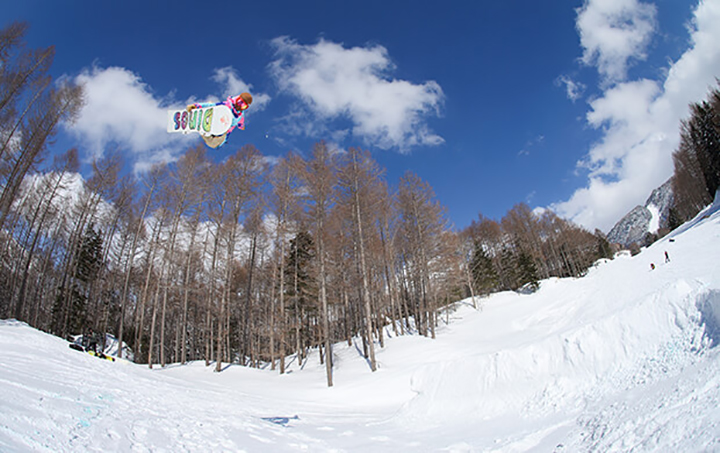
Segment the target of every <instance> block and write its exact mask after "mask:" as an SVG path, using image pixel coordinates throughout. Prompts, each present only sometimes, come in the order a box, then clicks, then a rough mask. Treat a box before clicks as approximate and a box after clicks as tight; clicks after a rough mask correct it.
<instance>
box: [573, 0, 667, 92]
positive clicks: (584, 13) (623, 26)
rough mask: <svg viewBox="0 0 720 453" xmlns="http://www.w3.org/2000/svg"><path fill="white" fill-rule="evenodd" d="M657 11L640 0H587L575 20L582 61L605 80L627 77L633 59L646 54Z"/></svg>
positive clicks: (612, 80) (642, 58)
mask: <svg viewBox="0 0 720 453" xmlns="http://www.w3.org/2000/svg"><path fill="white" fill-rule="evenodd" d="M655 15H656V10H655V6H653V5H651V4H648V3H642V2H639V1H638V0H586V2H585V4H584V5H583V6H582V7H581V8H579V9H578V18H577V22H576V26H577V30H578V33H579V34H580V44H581V46H582V47H583V56H582V61H583V62H584V63H585V64H588V65H596V66H597V69H598V71H599V72H600V75H601V76H602V77H603V78H604V79H605V80H606V81H609V82H614V81H619V80H624V79H625V76H626V74H627V68H628V65H629V63H630V60H631V59H636V60H644V59H645V57H646V54H645V49H646V47H647V45H648V44H649V43H650V38H651V37H652V34H653V33H654V31H655Z"/></svg>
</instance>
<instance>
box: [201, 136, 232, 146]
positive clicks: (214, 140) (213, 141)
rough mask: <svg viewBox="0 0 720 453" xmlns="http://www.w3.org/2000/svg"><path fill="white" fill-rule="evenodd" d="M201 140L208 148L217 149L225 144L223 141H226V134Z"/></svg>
mask: <svg viewBox="0 0 720 453" xmlns="http://www.w3.org/2000/svg"><path fill="white" fill-rule="evenodd" d="M202 138H203V140H205V143H206V144H207V145H208V146H209V147H210V148H219V147H220V146H222V145H223V144H224V143H225V140H227V134H223V135H210V136H205V135H203V136H202Z"/></svg>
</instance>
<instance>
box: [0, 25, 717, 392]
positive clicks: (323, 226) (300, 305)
mask: <svg viewBox="0 0 720 453" xmlns="http://www.w3.org/2000/svg"><path fill="white" fill-rule="evenodd" d="M26 29H27V27H26V26H25V25H23V24H14V25H12V26H10V27H8V28H7V29H5V30H2V32H0V58H2V60H0V85H1V86H2V90H0V93H2V99H1V100H0V138H1V139H2V148H1V152H2V155H1V157H2V159H1V160H0V163H1V165H2V166H1V167H0V187H2V195H1V196H0V263H1V264H2V266H0V318H8V317H14V318H17V319H20V320H23V321H25V322H27V323H29V324H30V325H32V326H34V327H36V328H39V329H42V330H44V331H47V332H51V333H53V334H55V335H58V336H61V337H64V338H65V337H68V336H69V335H73V334H83V333H88V332H107V333H111V334H113V335H114V336H116V337H117V338H118V339H119V340H120V341H121V342H125V343H127V344H128V345H129V347H130V349H131V350H132V352H133V360H135V361H136V362H138V363H145V364H148V365H149V366H150V367H152V366H153V365H155V364H160V365H162V366H164V365H166V364H167V363H170V362H180V363H185V362H187V361H191V360H204V361H205V363H206V365H207V366H212V365H214V366H215V367H216V369H217V370H218V371H220V370H221V364H222V362H226V363H227V362H234V363H239V364H242V365H246V366H261V365H262V366H266V365H267V366H269V367H271V368H272V369H277V370H278V372H279V373H284V372H285V369H286V366H287V363H286V360H287V358H288V357H289V356H291V355H295V356H296V357H297V360H298V361H301V362H302V361H305V360H307V357H308V353H309V352H310V350H312V349H316V350H319V351H320V354H319V357H320V360H322V361H323V363H324V364H325V366H326V371H327V384H328V385H329V386H330V385H332V384H333V374H332V370H333V364H332V347H333V344H336V343H338V342H341V341H345V342H348V344H352V342H353V339H355V340H356V341H357V342H358V345H359V348H361V350H362V352H363V354H364V355H365V357H366V358H367V360H368V364H369V367H370V368H371V369H372V370H375V369H376V368H377V363H376V359H375V356H376V351H375V348H377V347H383V346H384V340H385V339H384V335H386V334H387V333H388V332H390V333H392V334H393V335H404V334H408V333H413V334H419V335H425V336H428V337H433V338H434V337H435V334H436V327H437V325H438V323H439V322H440V320H439V316H438V313H439V311H440V310H441V309H442V308H443V307H445V306H446V305H448V304H450V303H452V302H454V301H457V300H459V299H461V298H464V297H469V296H473V299H472V300H473V303H474V304H479V301H480V298H479V297H478V298H476V297H475V296H483V295H487V294H489V293H491V292H494V291H500V290H522V291H532V290H534V289H535V288H537V285H538V281H539V280H540V279H544V278H548V277H551V276H557V277H578V276H582V275H583V274H584V273H585V272H586V271H587V269H588V268H589V267H590V266H591V265H592V264H593V263H594V262H595V261H596V260H597V259H599V258H604V257H605V258H606V257H611V255H612V251H611V248H610V244H608V243H607V241H606V240H605V238H604V236H603V234H602V233H600V232H599V231H596V232H595V233H590V232H588V231H586V230H584V229H582V228H580V227H578V226H576V225H573V224H572V223H570V222H568V221H566V220H563V219H561V218H559V217H558V216H556V215H555V214H553V213H552V212H550V211H545V212H542V213H537V212H534V211H532V210H531V209H530V208H529V207H528V206H527V205H524V204H519V205H517V206H515V207H514V208H513V209H511V210H510V211H509V212H508V213H507V214H506V216H505V217H503V218H502V219H501V220H500V221H495V220H491V219H487V218H485V217H483V216H482V215H481V216H480V217H479V219H478V220H477V221H476V222H473V223H472V225H470V226H469V227H468V228H466V229H464V230H463V231H456V230H454V229H453V227H452V225H450V223H449V222H448V220H447V217H446V213H445V209H444V208H443V207H442V206H441V205H440V203H439V202H438V201H437V199H436V197H435V194H434V192H433V189H432V188H431V187H430V185H429V184H428V183H427V182H425V181H423V180H422V179H420V178H419V177H418V176H417V175H415V174H413V173H410V172H408V173H406V174H405V175H404V176H403V177H402V178H400V180H399V181H398V182H397V184H394V185H391V184H388V182H387V181H386V179H385V177H384V171H383V169H382V168H380V167H379V166H378V164H377V162H375V161H374V160H373V158H372V157H371V155H370V153H369V152H368V151H363V150H360V149H357V148H350V149H349V150H346V151H342V152H340V151H337V150H334V149H330V148H329V147H328V145H327V144H326V143H324V142H318V143H316V144H315V146H314V147H313V149H311V150H308V151H307V153H306V154H301V153H293V152H289V153H287V154H286V155H285V156H282V157H280V158H277V159H267V158H266V157H264V156H263V155H262V153H261V152H260V151H259V150H258V149H257V148H255V147H254V146H252V145H245V146H243V147H242V148H240V149H238V150H237V151H236V152H235V153H234V154H233V155H231V156H230V157H229V158H228V159H226V160H224V161H223V162H214V161H212V159H211V158H210V157H209V156H208V155H207V154H206V148H205V147H204V146H202V145H201V146H198V147H195V148H190V149H188V150H186V152H185V153H184V154H183V155H182V157H181V158H180V159H179V160H178V161H176V162H172V163H167V164H160V165H156V166H155V167H153V168H152V169H151V170H150V171H148V172H146V173H143V174H140V175H137V176H133V175H128V176H124V177H121V175H122V174H123V172H122V168H123V165H124V164H123V161H122V158H121V154H120V153H119V152H116V153H110V152H108V153H106V155H105V156H104V157H103V158H102V159H98V160H96V161H94V162H93V163H92V168H91V171H90V172H88V173H89V174H88V175H87V176H86V177H82V176H81V175H80V174H79V163H78V161H79V159H78V152H77V150H75V149H70V150H68V151H66V152H64V153H62V154H59V153H57V152H56V153H55V155H54V157H53V158H52V159H48V160H47V161H46V160H45V159H46V158H47V157H48V156H46V154H48V152H47V149H46V148H47V144H48V143H49V139H50V138H51V137H52V135H53V133H54V132H55V131H56V128H57V125H58V123H59V122H60V121H72V119H73V117H74V116H75V115H76V114H77V113H78V111H79V109H80V108H81V107H82V102H83V93H82V87H78V86H72V85H69V84H66V85H58V84H53V83H51V81H50V79H49V77H48V76H47V70H48V68H49V65H50V63H51V60H52V52H53V49H52V48H50V49H43V50H40V51H37V50H27V49H25V45H24V43H23V35H24V33H25V32H26ZM714 99H715V100H714V101H713V102H714V103H715V104H713V105H717V98H714ZM41 106H42V108H40V107H41ZM714 118H715V120H714V121H716V122H715V123H714V124H717V116H715V117H714ZM692 121H693V120H691V121H689V122H687V124H685V125H684V129H683V134H684V137H685V136H688V137H690V138H692V137H695V135H697V133H696V132H695V129H693V127H696V125H695V123H693V122H692ZM708 121H709V120H708ZM716 132H717V129H716ZM693 134H695V135H693ZM716 136H717V135H716ZM690 138H688V139H690ZM715 143H717V141H715ZM704 156H705V155H704V154H703V155H702V157H701V156H700V154H695V157H694V158H695V159H696V160H697V159H705V157H704ZM271 162H272V164H270V163H271ZM704 165H705V164H704V161H703V167H702V168H705V166H704ZM688 168H690V167H689V166H688ZM716 168H717V167H716ZM714 174H715V175H716V176H717V173H714ZM704 181H706V183H707V184H715V186H714V187H715V188H717V178H715V179H712V180H711V178H710V177H707V178H706V179H705V180H704ZM708 181H709V182H708ZM708 189H709V188H708ZM703 202H705V201H704V199H701V200H698V203H703ZM123 353H125V351H122V350H121V352H120V354H123Z"/></svg>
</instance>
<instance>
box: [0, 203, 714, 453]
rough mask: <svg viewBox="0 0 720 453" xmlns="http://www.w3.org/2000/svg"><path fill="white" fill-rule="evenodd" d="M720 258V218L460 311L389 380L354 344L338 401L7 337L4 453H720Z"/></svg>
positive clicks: (9, 324)
mask: <svg viewBox="0 0 720 453" xmlns="http://www.w3.org/2000/svg"><path fill="white" fill-rule="evenodd" d="M670 239H673V242H670ZM665 251H668V252H669V254H670V258H671V261H670V262H668V263H666V262H665V260H664V253H665ZM718 257H720V213H718V212H717V206H715V207H711V208H709V209H708V210H706V211H705V212H703V213H701V214H700V215H699V216H698V218H697V219H696V220H695V221H693V222H691V223H690V224H688V225H686V226H683V227H681V228H680V229H679V230H676V231H675V232H673V233H672V235H671V236H669V237H666V238H664V239H662V240H661V241H658V242H657V243H656V244H654V245H653V246H651V247H649V248H648V249H646V250H644V251H643V252H642V253H640V254H639V255H637V256H635V257H629V256H621V257H618V258H616V259H615V260H613V261H610V262H601V263H598V265H597V266H596V267H594V268H592V269H590V271H589V272H588V274H587V276H585V277H583V278H580V279H550V280H547V281H544V282H542V285H541V289H540V290H539V291H538V292H537V293H535V294H532V295H519V294H516V293H501V294H496V295H494V296H492V297H490V298H487V299H483V300H482V301H481V305H482V307H481V309H480V310H477V311H476V310H473V309H472V308H471V303H470V301H462V302H459V303H458V304H456V306H455V310H454V311H452V312H449V313H444V314H443V315H442V319H443V322H442V323H441V326H440V327H439V329H438V337H437V339H436V340H430V339H428V338H423V337H418V336H401V337H394V335H393V334H392V329H387V333H388V337H389V338H388V339H387V345H386V347H385V348H383V349H378V351H377V359H378V364H379V370H378V371H377V372H376V373H371V372H370V371H369V369H368V366H367V362H366V361H365V360H364V359H363V358H362V357H360V356H359V350H361V349H359V348H358V347H356V346H355V345H352V346H348V345H347V344H342V343H338V344H337V345H335V348H334V357H335V365H336V367H335V370H334V380H335V387H333V388H327V387H326V385H325V376H324V366H322V365H320V364H319V361H318V357H317V354H316V353H313V354H311V356H310V357H309V359H308V361H307V362H306V363H305V364H304V366H303V367H302V368H299V367H298V366H297V363H294V362H293V363H292V364H291V365H290V366H289V368H288V370H289V372H288V373H287V374H285V375H282V376H280V375H278V374H277V371H270V370H269V369H265V370H255V369H248V368H244V367H239V366H229V367H227V368H226V369H225V371H223V372H221V373H214V372H213V371H212V369H213V368H214V366H212V367H207V368H206V367H205V366H204V363H200V362H196V363H191V364H188V365H185V366H179V365H171V366H168V367H166V368H165V369H162V368H159V367H155V368H154V369H152V370H150V369H148V368H147V366H140V365H135V364H132V363H129V362H126V361H122V360H119V361H117V362H114V363H113V362H109V361H105V360H98V359H97V358H94V357H91V356H90V355H88V354H83V353H80V352H77V351H74V350H71V349H70V348H68V347H67V343H66V342H65V341H63V340H61V339H58V338H56V337H53V336H51V335H48V334H45V333H41V332H38V331H36V330H34V329H31V328H29V327H28V326H26V325H25V324H23V323H19V322H16V321H12V320H8V321H0V451H2V452H16V451H17V452H24V451H52V452H57V451H73V452H75V451H133V452H183V451H187V452H195V451H247V452H265V451H271V452H283V451H312V452H325V451H373V452H378V451H379V452H384V451H387V452H396V451H450V452H472V451H502V452H516V451H542V452H558V453H559V452H585V451H598V452H606V451H623V452H624V451H720V401H719V400H720V348H716V347H715V346H716V345H717V344H718V343H720V266H719V265H718V264H717V259H718ZM650 263H654V264H655V265H656V268H655V269H654V270H650ZM446 318H450V322H449V324H446V323H445V319H446Z"/></svg>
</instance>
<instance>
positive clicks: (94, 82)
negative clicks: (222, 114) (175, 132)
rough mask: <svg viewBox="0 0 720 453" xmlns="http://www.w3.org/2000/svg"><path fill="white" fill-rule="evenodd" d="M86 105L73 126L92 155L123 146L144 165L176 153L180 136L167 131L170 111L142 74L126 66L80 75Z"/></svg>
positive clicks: (77, 80)
mask: <svg viewBox="0 0 720 453" xmlns="http://www.w3.org/2000/svg"><path fill="white" fill-rule="evenodd" d="M76 82H78V83H81V84H83V85H84V86H85V96H86V101H87V103H86V105H85V106H84V107H83V109H82V111H81V112H80V116H79V117H78V119H77V121H76V122H75V123H74V124H72V125H70V126H69V130H70V132H71V133H73V134H74V135H76V136H77V137H78V138H79V139H80V140H82V141H83V142H84V144H85V145H86V146H87V147H88V151H89V153H90V154H91V155H92V156H96V157H97V156H102V155H103V153H104V152H105V149H106V148H107V147H108V146H119V147H121V148H122V149H123V150H127V151H129V152H130V153H132V154H133V155H134V156H133V157H134V158H135V159H136V160H137V161H139V162H140V165H144V163H147V162H156V161H159V160H162V159H163V158H167V157H169V156H170V155H172V153H171V151H170V149H172V148H174V147H176V146H177V145H176V143H175V142H176V141H177V139H178V137H177V136H172V135H168V134H167V132H166V121H167V113H166V110H165V107H163V106H162V105H161V104H162V101H161V100H159V99H157V98H155V96H154V95H153V94H152V93H151V92H150V90H149V89H148V87H147V85H146V84H145V83H143V82H142V80H141V79H140V77H139V76H138V75H136V74H134V73H132V72H131V71H129V70H127V69H125V68H119V67H110V68H98V67H93V68H91V69H88V70H84V71H83V72H82V73H81V74H80V75H78V76H77V77H76Z"/></svg>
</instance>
